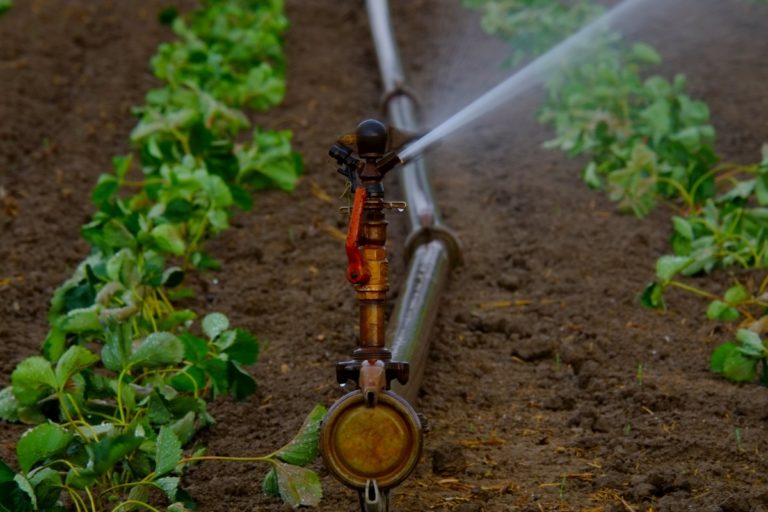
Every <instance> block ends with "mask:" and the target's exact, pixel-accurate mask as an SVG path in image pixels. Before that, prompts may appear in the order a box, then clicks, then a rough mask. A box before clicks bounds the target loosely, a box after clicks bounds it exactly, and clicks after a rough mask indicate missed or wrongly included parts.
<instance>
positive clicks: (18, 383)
mask: <svg viewBox="0 0 768 512" xmlns="http://www.w3.org/2000/svg"><path fill="white" fill-rule="evenodd" d="M11 382H12V383H13V394H14V396H15V397H16V400H18V402H19V405H34V404H36V403H37V401H38V400H40V399H41V398H43V397H45V396H47V395H49V394H50V393H51V392H52V391H53V390H54V389H55V388H56V376H55V375H54V373H53V367H52V366H51V363H50V361H46V360H45V359H44V358H42V357H40V356H32V357H28V358H27V359H25V360H23V361H22V362H21V363H19V365H18V366H17V367H16V369H15V370H14V371H13V373H12V374H11Z"/></svg>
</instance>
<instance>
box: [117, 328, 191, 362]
mask: <svg viewBox="0 0 768 512" xmlns="http://www.w3.org/2000/svg"><path fill="white" fill-rule="evenodd" d="M182 359H184V344H183V343H182V342H181V340H180V339H179V338H178V337H176V336H174V335H173V334H171V333H169V332H153V333H152V334H150V335H149V336H147V337H146V338H145V339H144V341H142V342H141V345H139V346H138V348H137V349H136V350H135V351H134V352H133V354H132V355H131V358H130V364H131V366H139V367H145V368H156V367H158V366H167V365H170V364H178V363H180V362H181V361H182Z"/></svg>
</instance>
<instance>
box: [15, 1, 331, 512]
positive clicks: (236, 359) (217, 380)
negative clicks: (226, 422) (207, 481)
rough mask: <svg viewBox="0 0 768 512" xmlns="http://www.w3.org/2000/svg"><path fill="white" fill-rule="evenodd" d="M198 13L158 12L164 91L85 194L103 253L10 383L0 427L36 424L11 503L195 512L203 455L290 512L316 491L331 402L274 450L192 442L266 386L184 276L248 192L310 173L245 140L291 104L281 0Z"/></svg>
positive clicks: (205, 263) (250, 349)
mask: <svg viewBox="0 0 768 512" xmlns="http://www.w3.org/2000/svg"><path fill="white" fill-rule="evenodd" d="M201 3H202V5H201V7H200V8H199V9H198V10H196V11H193V12H191V13H189V14H187V15H184V16H178V15H177V13H176V12H175V11H174V10H166V11H164V12H163V13H162V18H163V19H164V20H165V21H166V22H168V23H170V24H172V27H173V31H174V32H175V34H176V36H177V39H176V40H174V41H173V42H169V43H165V44H162V45H161V46H160V48H159V50H158V52H157V54H156V55H155V56H154V58H153V59H152V62H151V64H152V69H153V71H154V73H155V75H156V76H157V77H158V78H159V79H161V80H162V82H163V86H162V87H160V88H158V89H154V90H152V91H150V92H149V93H148V94H147V96H146V103H145V105H144V106H142V107H139V108H136V109H135V113H136V115H137V116H138V118H139V122H138V124H137V125H136V127H135V129H134V130H133V132H132V134H131V141H132V143H133V145H134V147H135V151H134V152H133V153H132V154H130V155H126V156H118V157H115V158H114V161H113V163H114V170H113V172H111V173H107V174H103V175H102V176H101V177H100V178H99V179H98V183H97V184H96V186H95V188H94V189H93V191H92V194H91V199H92V201H93V203H94V204H95V206H96V208H97V211H96V213H95V214H94V215H93V216H92V218H91V220H90V222H88V223H87V224H85V225H84V226H83V227H82V231H81V233H82V236H83V237H84V238H85V240H87V241H88V242H89V243H90V245H91V247H92V250H91V253H90V255H89V256H88V257H87V258H86V259H85V260H84V261H83V262H82V263H81V264H80V265H79V266H78V267H77V269H76V271H75V273H74V275H73V276H72V277H71V278H70V279H68V280H67V281H66V282H65V283H64V284H63V285H62V286H61V287H59V288H58V289H57V290H56V292H55V293H54V295H53V298H52V300H51V307H50V311H49V314H48V321H49V323H50V331H49V333H48V335H47V337H46V338H45V340H44V342H43V346H42V353H41V355H38V356H33V357H29V358H27V359H25V360H23V361H21V362H20V363H19V364H18V366H17V367H16V369H15V370H14V371H13V373H12V375H11V385H10V386H9V387H7V388H5V389H3V390H2V391H0V418H2V419H3V420H5V421H21V422H24V423H27V424H30V425H34V426H33V427H32V428H30V429H29V430H27V431H26V432H25V433H24V434H23V435H22V437H21V438H20V439H19V441H18V443H17V445H16V453H17V461H18V468H19V471H18V472H16V471H14V470H13V469H11V467H10V466H9V465H7V464H5V463H4V462H0V510H5V511H13V512H27V511H59V510H67V509H70V510H75V511H77V512H86V511H87V512H97V511H102V510H111V511H113V512H116V511H128V510H152V511H157V510H160V509H161V508H164V509H167V510H168V511H174V512H179V511H185V510H194V509H195V505H194V500H193V499H192V497H191V496H190V495H189V494H188V493H187V492H186V491H185V490H184V489H183V487H182V485H181V477H182V476H183V474H184V472H185V470H186V469H187V468H189V467H190V466H191V465H193V464H196V463H198V462H200V461H202V460H240V461H254V462H263V463H265V464H267V465H269V468H270V469H269V471H268V473H267V475H266V477H265V480H264V490H265V491H266V492H267V493H269V494H271V495H276V496H280V497H282V499H283V500H285V501H286V502H287V503H288V504H290V505H291V506H294V507H298V506H301V505H315V504H317V502H318V501H319V499H320V497H321V489H320V482H319V479H318V477H317V475H316V474H315V473H314V472H312V471H311V470H310V469H308V468H306V467H304V466H306V465H307V464H308V463H310V462H311V461H312V460H314V459H315V458H316V456H317V436H318V429H319V422H320V420H321V419H322V416H323V414H324V410H323V408H322V407H317V408H316V409H315V410H314V411H312V413H311V414H310V415H309V417H308V418H307V420H306V422H305V424H304V426H303V427H302V429H301V431H300V432H299V434H298V435H297V436H296V438H295V439H294V440H292V441H291V442H289V443H288V444H287V445H286V446H284V447H283V448H281V449H279V450H277V451H275V452H274V453H272V454H269V455H266V456H258V457H239V458H228V457H215V456H208V455H206V454H205V448H204V447H203V446H200V445H198V444H196V443H195V436H196V434H197V433H198V432H199V431H200V430H201V429H204V428H206V427H208V426H210V425H212V424H213V422H214V419H213V418H212V417H211V415H210V414H209V412H208V403H209V401H210V400H212V399H215V398H216V397H219V396H224V395H231V396H234V397H235V398H237V399H245V398H246V397H248V396H249V395H251V394H252V393H253V392H254V391H255V390H256V381H255V380H254V378H253V376H252V375H251V374H250V372H249V371H248V369H247V367H248V366H249V365H252V364H254V363H255V362H256V360H257V358H258V354H259V342H258V340H257V339H256V337H255V336H254V335H253V334H251V333H250V332H248V331H246V330H244V329H240V328H236V327H233V326H231V325H230V322H229V320H228V319H227V317H226V316H225V315H223V314H222V313H218V312H212V313H208V314H205V315H201V314H200V313H199V312H197V311H194V310H192V309H190V308H188V307H185V304H189V303H190V302H191V301H190V299H191V297H192V296H193V293H194V292H193V291H192V290H191V289H190V288H188V287H186V286H185V278H186V276H187V275H188V274H189V273H190V272H193V271H196V270H212V269H218V268H219V266H220V265H219V262H218V261H216V260H215V259H214V258H212V257H211V256H210V255H209V254H207V253H206V252H205V242H206V241H207V240H210V239H211V238H213V237H215V236H216V235H218V234H219V233H221V232H222V231H223V230H225V229H226V228H227V227H228V226H229V221H230V219H231V217H232V215H234V213H235V211H236V210H238V209H240V210H249V209H250V208H251V207H252V206H253V203H252V198H251V191H253V190H256V189H262V188H266V187H277V188H280V189H283V190H286V191H289V190H291V189H292V188H293V187H294V184H295V183H296V181H297V179H298V177H299V175H300V173H301V170H302V167H301V160H300V158H299V157H298V155H297V154H296V153H294V152H293V151H292V150H291V145H290V139H291V134H290V132H288V131H264V130H260V129H258V128H255V129H253V132H252V135H251V137H250V138H249V139H248V140H245V141H242V142H241V141H240V140H241V139H242V137H238V135H239V134H240V133H241V132H242V131H243V130H245V129H246V128H249V127H250V122H249V120H248V118H247V117H246V115H245V113H244V111H243V110H242V109H244V108H249V109H255V110H266V109H269V108H270V107H272V106H274V105H276V104H277V103H279V102H280V101H281V99H282V97H283V94H284V90H285V57H284V55H283V51H282V42H281V35H282V33H283V32H284V30H285V29H286V27H287V19H286V17H285V15H284V13H283V5H282V1H280V0H269V1H264V0H203V1H202V2H201Z"/></svg>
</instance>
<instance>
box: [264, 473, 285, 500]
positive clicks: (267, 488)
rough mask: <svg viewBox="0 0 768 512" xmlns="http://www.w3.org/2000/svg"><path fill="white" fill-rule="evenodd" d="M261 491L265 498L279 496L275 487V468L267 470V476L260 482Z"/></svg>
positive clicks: (278, 489)
mask: <svg viewBox="0 0 768 512" xmlns="http://www.w3.org/2000/svg"><path fill="white" fill-rule="evenodd" d="M261 490H262V491H264V494H266V495H267V496H274V497H277V496H280V487H279V486H278V485H277V471H275V468H269V471H267V474H266V475H264V480H262V482H261Z"/></svg>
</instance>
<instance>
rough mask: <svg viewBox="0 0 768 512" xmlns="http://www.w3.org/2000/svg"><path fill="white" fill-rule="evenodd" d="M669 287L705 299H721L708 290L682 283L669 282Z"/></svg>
mask: <svg viewBox="0 0 768 512" xmlns="http://www.w3.org/2000/svg"><path fill="white" fill-rule="evenodd" d="M667 285H668V286H674V287H675V288H680V289H681V290H685V291H687V292H691V293H693V294H695V295H698V296H700V297H705V298H707V299H712V300H717V299H719V298H720V297H718V296H717V295H715V294H714V293H710V292H708V291H706V290H702V289H700V288H696V287H694V286H690V285H687V284H685V283H681V282H680V281H669V282H667Z"/></svg>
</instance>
